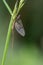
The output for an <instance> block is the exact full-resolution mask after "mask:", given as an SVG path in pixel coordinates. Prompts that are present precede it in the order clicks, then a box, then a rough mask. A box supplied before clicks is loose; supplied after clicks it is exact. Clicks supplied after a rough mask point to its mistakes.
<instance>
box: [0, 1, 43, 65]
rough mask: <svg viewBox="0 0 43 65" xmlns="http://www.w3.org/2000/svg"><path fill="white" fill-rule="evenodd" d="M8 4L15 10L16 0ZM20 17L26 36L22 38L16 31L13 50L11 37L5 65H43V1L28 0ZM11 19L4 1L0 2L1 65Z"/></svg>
mask: <svg viewBox="0 0 43 65" xmlns="http://www.w3.org/2000/svg"><path fill="white" fill-rule="evenodd" d="M7 2H8V4H9V6H10V7H11V8H12V10H13V7H14V4H15V2H16V0H7ZM20 15H21V19H22V21H23V25H24V28H25V31H26V35H25V37H21V36H20V35H19V34H18V33H17V32H16V30H14V47H13V48H12V36H11V41H10V44H9V48H8V52H7V56H6V61H5V65H43V49H42V47H41V46H42V44H41V43H40V38H41V37H42V36H43V0H32V1H31V0H27V1H26V4H25V5H24V7H23V8H22V10H21V11H20ZM10 17H11V16H10V14H9V12H8V10H7V9H6V7H5V5H4V3H3V1H2V0H0V65H1V60H2V56H3V50H4V46H5V40H6V35H7V30H8V25H9V22H10Z"/></svg>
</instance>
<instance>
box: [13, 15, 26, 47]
mask: <svg viewBox="0 0 43 65" xmlns="http://www.w3.org/2000/svg"><path fill="white" fill-rule="evenodd" d="M14 28H15V30H16V31H17V32H18V34H20V35H21V36H22V37H24V36H25V29H24V27H23V24H22V20H21V19H20V15H18V17H17V18H16V21H15V22H14V23H13V26H12V43H14ZM12 47H13V44H12Z"/></svg>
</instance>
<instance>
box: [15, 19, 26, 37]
mask: <svg viewBox="0 0 43 65" xmlns="http://www.w3.org/2000/svg"><path fill="white" fill-rule="evenodd" d="M15 29H16V30H17V32H18V33H19V34H20V35H21V36H23V37H24V36H25V30H24V27H23V24H22V21H21V19H20V20H18V21H17V22H15Z"/></svg>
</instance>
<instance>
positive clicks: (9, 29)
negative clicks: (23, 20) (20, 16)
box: [1, 17, 13, 65]
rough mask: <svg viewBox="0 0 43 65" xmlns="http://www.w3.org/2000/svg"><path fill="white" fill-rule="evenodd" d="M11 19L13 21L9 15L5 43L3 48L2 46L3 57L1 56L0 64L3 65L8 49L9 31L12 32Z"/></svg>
mask: <svg viewBox="0 0 43 65" xmlns="http://www.w3.org/2000/svg"><path fill="white" fill-rule="evenodd" d="M12 21H13V18H12V17H11V20H10V24H9V28H8V33H7V38H6V43H5V48H4V54H3V58H2V64H1V65H4V63H5V59H6V53H7V49H8V44H9V40H10V36H11V32H12Z"/></svg>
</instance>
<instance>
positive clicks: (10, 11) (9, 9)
mask: <svg viewBox="0 0 43 65" xmlns="http://www.w3.org/2000/svg"><path fill="white" fill-rule="evenodd" d="M3 2H4V4H5V6H6V7H7V9H8V11H9V13H10V15H11V16H12V10H11V8H10V7H9V5H8V4H7V2H6V1H5V0H3Z"/></svg>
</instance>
